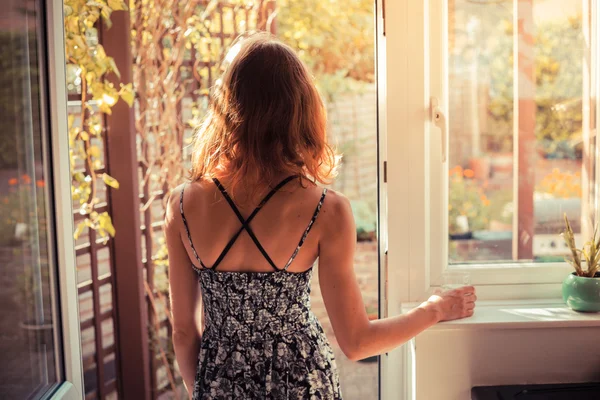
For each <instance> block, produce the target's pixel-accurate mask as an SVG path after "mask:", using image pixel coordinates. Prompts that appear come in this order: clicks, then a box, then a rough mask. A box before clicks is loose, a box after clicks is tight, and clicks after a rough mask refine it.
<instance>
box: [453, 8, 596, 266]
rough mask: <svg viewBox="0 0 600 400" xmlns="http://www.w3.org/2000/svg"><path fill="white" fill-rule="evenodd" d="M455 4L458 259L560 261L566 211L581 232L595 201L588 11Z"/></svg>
mask: <svg viewBox="0 0 600 400" xmlns="http://www.w3.org/2000/svg"><path fill="white" fill-rule="evenodd" d="M448 7H449V9H448V57H449V59H448V74H449V76H448V81H449V132H450V133H449V153H450V154H449V164H448V189H449V190H448V228H449V246H448V249H449V251H448V256H449V261H450V263H451V264H464V263H481V262H514V261H532V260H533V261H538V262H544V261H562V260H563V256H564V254H566V250H567V249H566V247H565V245H564V242H563V241H562V240H561V238H560V237H559V235H558V234H559V233H560V232H561V230H562V229H563V219H562V218H563V213H566V214H567V215H568V216H569V218H570V220H572V221H575V222H574V227H573V228H574V229H575V232H576V233H577V236H578V237H579V236H581V232H582V231H585V229H586V226H587V224H588V222H587V221H589V217H590V214H591V209H592V208H593V203H592V202H590V201H589V199H591V198H593V196H592V185H590V178H592V177H593V176H592V175H593V174H592V172H591V171H592V170H593V168H592V166H593V164H594V160H593V159H591V158H590V156H584V154H586V153H585V152H584V148H585V146H586V142H590V144H589V146H591V145H592V144H591V140H590V139H589V138H590V136H592V135H590V132H591V131H593V130H594V129H595V122H594V116H593V110H594V109H595V106H594V105H592V104H591V99H590V96H589V90H590V89H589V86H590V84H589V82H590V80H589V77H590V76H591V74H593V71H592V70H591V69H592V68H593V66H592V65H590V60H591V58H590V57H589V55H590V51H591V49H590V48H589V44H587V43H586V39H585V38H586V35H588V34H589V32H590V27H589V26H587V25H586V23H585V21H591V20H593V19H592V18H590V16H589V15H586V14H589V7H584V2H565V1H558V0H544V1H541V0H529V1H526V0H525V1H523V0H522V1H518V2H516V1H492V2H474V1H469V0H450V1H449V2H448ZM515 21H516V23H515ZM515 61H517V65H516V68H514V67H515ZM585 82H588V83H587V86H588V87H586V84H585ZM587 104H589V107H588V106H587ZM589 154H593V151H592V152H589Z"/></svg>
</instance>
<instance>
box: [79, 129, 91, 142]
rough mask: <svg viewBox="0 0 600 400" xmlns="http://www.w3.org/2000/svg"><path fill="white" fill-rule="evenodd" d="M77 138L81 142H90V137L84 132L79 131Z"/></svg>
mask: <svg viewBox="0 0 600 400" xmlns="http://www.w3.org/2000/svg"><path fill="white" fill-rule="evenodd" d="M79 137H80V138H81V140H85V141H88V140H90V135H89V134H88V133H87V132H86V131H81V132H80V133H79Z"/></svg>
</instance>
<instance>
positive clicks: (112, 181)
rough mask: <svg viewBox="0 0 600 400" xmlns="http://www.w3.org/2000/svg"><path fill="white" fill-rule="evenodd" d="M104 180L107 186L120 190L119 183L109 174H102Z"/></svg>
mask: <svg viewBox="0 0 600 400" xmlns="http://www.w3.org/2000/svg"><path fill="white" fill-rule="evenodd" d="M102 180H103V181H104V183H105V184H106V185H108V186H110V187H111V188H115V189H118V188H119V182H118V181H117V180H116V179H115V178H113V177H112V176H110V175H109V174H107V173H104V174H102Z"/></svg>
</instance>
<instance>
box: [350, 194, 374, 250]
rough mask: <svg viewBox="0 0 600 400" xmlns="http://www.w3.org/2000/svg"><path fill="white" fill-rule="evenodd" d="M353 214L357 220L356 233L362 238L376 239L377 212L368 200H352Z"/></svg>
mask: <svg viewBox="0 0 600 400" xmlns="http://www.w3.org/2000/svg"><path fill="white" fill-rule="evenodd" d="M350 206H351V207H352V214H353V215H354V219H355V222H356V235H357V237H358V239H360V240H369V239H374V234H375V231H376V230H377V222H376V221H377V214H376V210H374V209H373V208H372V207H371V206H370V205H369V203H368V202H367V201H365V200H351V201H350Z"/></svg>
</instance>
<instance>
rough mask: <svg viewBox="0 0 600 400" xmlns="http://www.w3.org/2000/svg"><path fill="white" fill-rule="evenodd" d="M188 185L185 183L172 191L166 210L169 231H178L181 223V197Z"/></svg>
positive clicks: (166, 222)
mask: <svg viewBox="0 0 600 400" xmlns="http://www.w3.org/2000/svg"><path fill="white" fill-rule="evenodd" d="M185 186H186V184H185V183H183V184H181V185H179V186H177V187H175V188H173V189H172V190H171V192H170V193H169V199H168V200H167V207H166V210H165V228H166V229H167V230H171V229H177V227H178V226H179V225H178V224H179V222H180V221H181V209H180V207H181V196H182V193H183V189H184V188H185Z"/></svg>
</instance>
